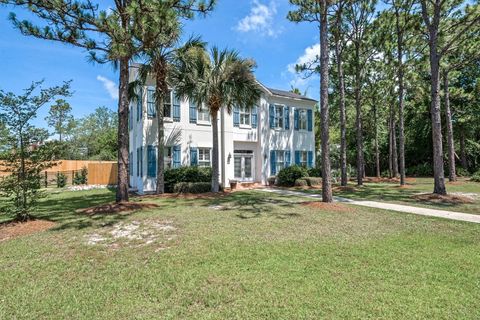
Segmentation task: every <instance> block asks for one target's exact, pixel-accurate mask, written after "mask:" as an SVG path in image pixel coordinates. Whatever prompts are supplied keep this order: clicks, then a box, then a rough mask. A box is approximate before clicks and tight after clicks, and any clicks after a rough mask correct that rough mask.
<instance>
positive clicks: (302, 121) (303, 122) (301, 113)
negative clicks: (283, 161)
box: [298, 109, 307, 161]
mask: <svg viewBox="0 0 480 320" xmlns="http://www.w3.org/2000/svg"><path fill="white" fill-rule="evenodd" d="M298 129H299V130H307V110H305V109H301V110H298ZM305 161H306V160H305Z"/></svg>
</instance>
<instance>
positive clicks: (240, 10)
mask: <svg viewBox="0 0 480 320" xmlns="http://www.w3.org/2000/svg"><path fill="white" fill-rule="evenodd" d="M101 2H102V5H104V4H105V2H104V1H103V0H102V1H101ZM292 9H293V7H292V6H291V5H290V4H289V3H288V0H240V1H239V0H218V4H217V6H216V7H215V10H214V11H213V12H211V13H210V14H208V15H207V16H206V17H196V18H195V19H194V20H188V21H184V30H185V31H184V37H185V39H186V38H188V37H189V36H191V35H196V36H201V37H202V39H203V40H204V41H206V42H208V44H209V46H214V45H215V46H217V47H219V48H229V49H235V50H237V51H238V52H239V53H240V55H241V56H242V57H244V58H253V59H254V60H255V61H256V62H257V68H256V70H255V75H256V77H257V79H258V80H259V81H260V82H262V83H263V84H264V85H266V86H267V87H272V88H276V89H284V90H290V88H291V86H294V87H297V88H299V89H300V90H301V91H302V92H305V90H306V92H307V95H308V96H310V97H312V98H315V99H318V96H319V93H318V92H319V81H318V77H313V78H310V79H303V78H302V77H301V76H300V75H298V74H296V73H295V70H294V66H295V64H296V63H302V62H307V61H310V60H311V59H313V58H315V56H316V55H317V54H319V44H318V42H319V36H318V28H317V27H316V26H315V24H313V23H307V22H304V23H299V24H296V23H292V22H290V21H288V20H287V19H286V16H287V13H288V11H289V10H292ZM12 11H13V12H15V13H16V14H17V16H18V18H20V19H22V18H29V15H28V14H27V13H26V12H25V11H23V10H18V9H15V8H12V7H0V61H2V67H1V71H0V74H1V76H0V89H1V90H4V91H7V92H8V91H12V92H14V93H16V94H21V93H22V90H23V89H24V88H26V87H28V86H29V85H30V84H31V82H32V81H38V80H42V79H44V80H45V82H44V85H45V86H54V85H60V84H61V83H62V82H63V81H67V80H72V85H71V86H72V90H73V91H74V94H73V96H72V97H69V98H67V99H66V100H67V101H68V102H69V103H70V105H71V106H72V110H73V115H74V116H75V117H76V118H78V117H82V116H85V115H86V114H89V113H91V112H93V110H94V109H95V108H97V107H100V106H106V107H108V108H110V109H112V110H117V104H118V91H117V90H118V71H116V70H114V68H113V67H112V66H111V65H109V64H104V65H102V64H96V63H92V62H89V61H88V59H87V53H86V51H84V50H83V49H80V48H76V47H72V46H69V45H66V44H63V43H57V42H52V41H46V40H41V39H36V38H33V37H26V36H23V35H22V34H20V32H19V31H18V30H16V29H14V28H13V26H12V24H11V22H10V21H8V15H9V13H10V12H12ZM48 107H49V105H47V106H44V107H43V108H42V109H41V110H40V112H39V114H38V117H37V119H35V120H34V124H35V125H37V126H41V127H46V126H47V124H46V122H45V120H44V118H45V116H46V114H47V112H48Z"/></svg>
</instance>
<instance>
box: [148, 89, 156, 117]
mask: <svg viewBox="0 0 480 320" xmlns="http://www.w3.org/2000/svg"><path fill="white" fill-rule="evenodd" d="M155 109H156V108H155V89H153V87H148V89H147V116H148V117H149V118H154V117H155V116H156V110H155Z"/></svg>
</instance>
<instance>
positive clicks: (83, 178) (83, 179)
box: [73, 167, 88, 185]
mask: <svg viewBox="0 0 480 320" xmlns="http://www.w3.org/2000/svg"><path fill="white" fill-rule="evenodd" d="M87 174H88V170H87V168H86V167H83V168H82V170H80V171H77V172H75V177H74V178H73V184H77V185H78V184H87Z"/></svg>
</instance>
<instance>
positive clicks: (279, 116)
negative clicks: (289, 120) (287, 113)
mask: <svg viewBox="0 0 480 320" xmlns="http://www.w3.org/2000/svg"><path fill="white" fill-rule="evenodd" d="M283 120H284V115H283V106H277V105H276V106H275V122H274V127H275V128H277V129H283Z"/></svg>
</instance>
